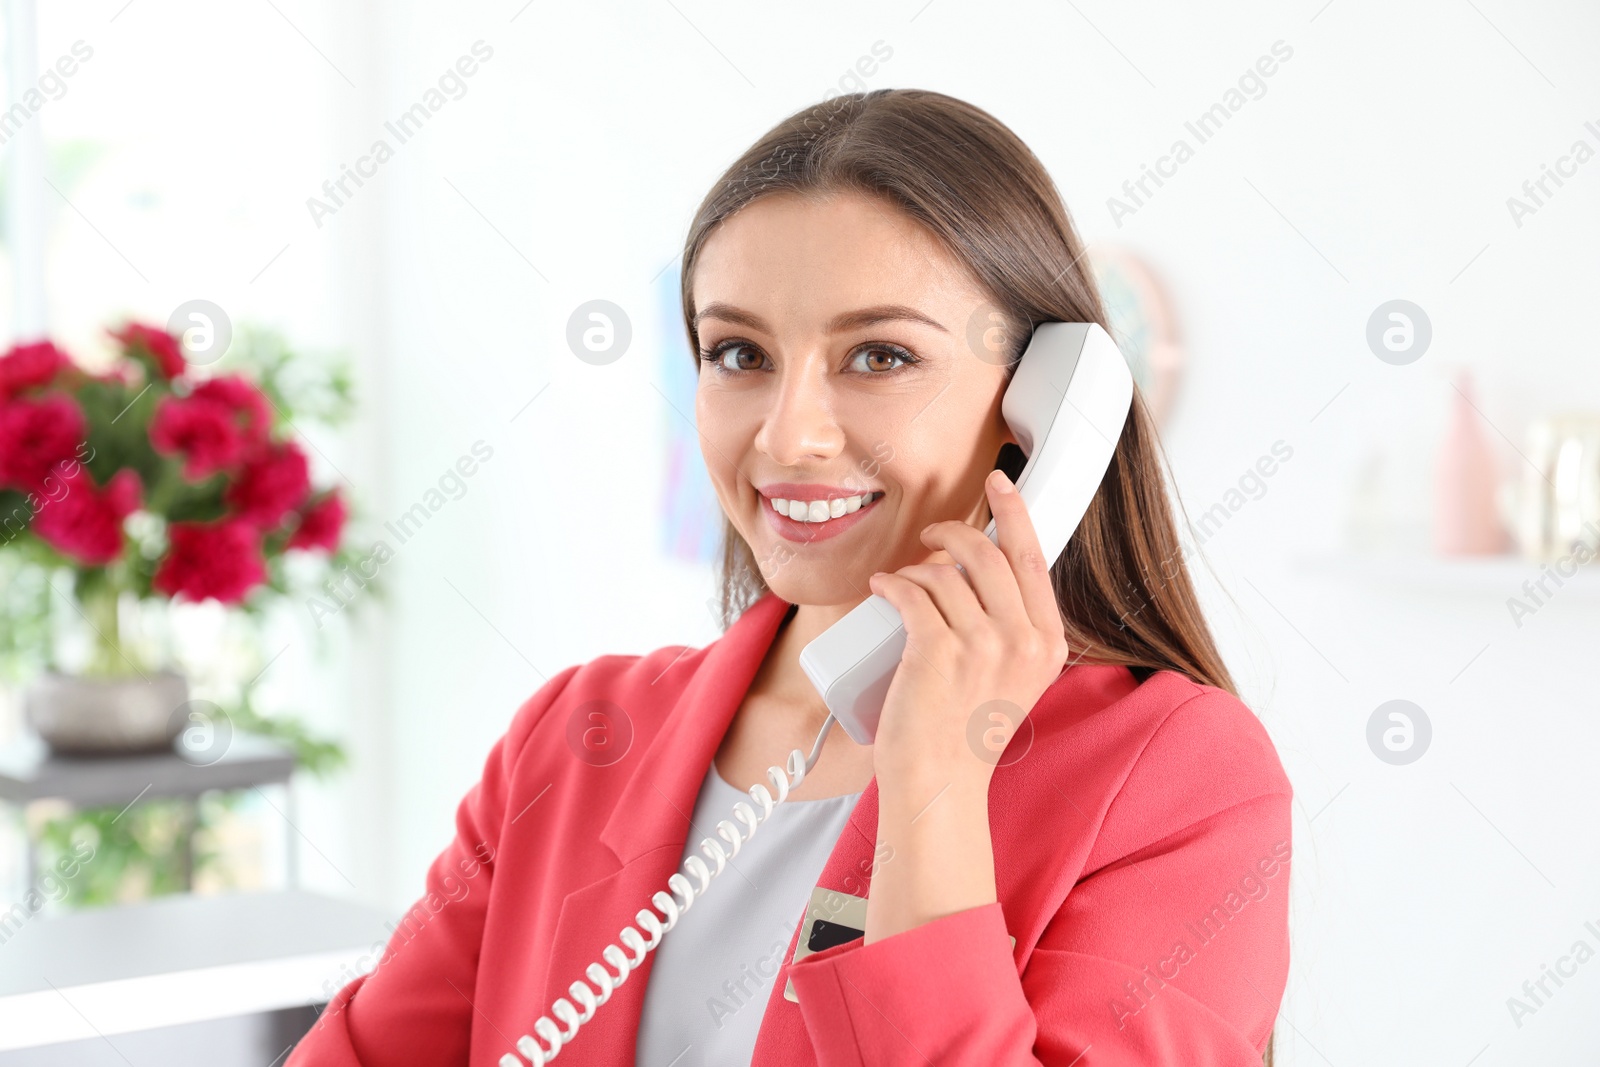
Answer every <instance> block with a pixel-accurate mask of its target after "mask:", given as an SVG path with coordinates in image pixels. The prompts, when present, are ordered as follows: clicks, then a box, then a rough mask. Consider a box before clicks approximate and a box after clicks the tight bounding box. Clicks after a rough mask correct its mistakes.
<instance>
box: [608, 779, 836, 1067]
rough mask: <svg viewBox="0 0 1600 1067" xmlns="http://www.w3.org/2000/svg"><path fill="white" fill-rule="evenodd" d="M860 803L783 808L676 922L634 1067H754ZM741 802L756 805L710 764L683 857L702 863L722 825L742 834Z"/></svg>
mask: <svg viewBox="0 0 1600 1067" xmlns="http://www.w3.org/2000/svg"><path fill="white" fill-rule="evenodd" d="M752 784H754V783H752ZM763 784H765V785H766V786H767V788H769V789H770V788H771V783H770V782H765V780H763ZM860 799H861V794H860V793H851V794H848V795H846V796H838V797H824V798H822V799H820V800H787V801H784V802H783V803H782V804H779V805H777V806H776V807H774V808H773V809H772V814H771V816H769V817H768V818H767V821H766V822H764V823H762V824H761V827H760V829H759V830H757V831H756V833H755V836H753V837H752V838H750V841H749V842H748V843H747V844H745V845H744V846H742V847H741V848H740V849H739V855H738V857H737V858H735V859H731V860H729V861H728V868H727V869H726V870H724V871H723V872H722V873H721V874H720V875H718V876H717V879H716V881H714V882H712V883H711V885H710V886H709V887H708V888H707V889H706V893H705V896H704V897H702V898H700V899H697V900H696V901H695V902H694V905H693V906H692V907H690V909H689V910H688V911H686V912H684V913H683V914H682V915H681V916H679V918H678V924H677V925H676V926H675V927H673V928H672V930H671V931H670V932H668V933H667V934H666V935H665V936H664V938H663V940H662V942H661V945H660V946H659V947H658V948H657V949H656V950H655V951H654V953H652V954H653V955H654V956H655V961H654V962H653V963H651V965H650V968H651V969H650V978H649V982H648V984H647V985H646V987H645V997H644V1013H643V1014H642V1015H641V1016H640V1018H639V1034H638V1039H637V1043H636V1046H635V1057H636V1059H635V1062H636V1064H637V1065H638V1067H700V1065H702V1064H704V1065H713V1064H714V1065H717V1067H724V1065H727V1064H748V1063H749V1062H750V1057H751V1055H752V1054H753V1053H754V1051H755V1047H756V1031H757V1030H759V1029H760V1027H761V1016H762V1015H763V1014H764V1013H765V1012H766V1008H767V997H768V996H769V995H770V994H771V992H772V982H773V978H774V977H775V976H776V975H777V973H778V970H779V968H781V967H782V966H783V964H784V963H785V962H786V961H785V958H784V954H785V952H787V951H788V948H789V939H790V937H791V936H792V935H793V934H794V931H795V927H797V926H799V925H800V921H801V920H802V919H803V918H804V916H805V910H806V906H807V904H808V903H809V902H810V900H811V890H812V889H813V888H815V887H816V884H817V879H818V878H820V877H822V868H823V865H824V864H826V863H827V861H828V856H829V854H830V853H831V852H832V851H833V846H834V844H835V843H836V842H837V841H838V840H839V835H840V834H841V833H843V831H844V828H845V824H846V823H847V822H849V820H850V813H851V812H852V811H853V810H855V806H856V801H857V800H860ZM741 800H744V801H747V802H749V803H750V804H751V806H752V807H754V806H755V802H754V801H752V800H750V795H749V794H748V793H746V792H744V791H743V790H740V789H735V788H734V787H733V786H731V785H729V784H728V783H727V782H725V781H723V780H722V776H721V775H719V774H718V773H717V768H716V764H715V762H713V763H712V765H711V769H710V770H709V771H708V772H707V773H706V778H705V781H704V782H703V783H702V784H701V786H700V795H699V798H698V799H697V800H696V801H695V805H694V814H693V815H692V816H691V817H690V827H689V838H688V840H687V841H686V842H684V850H683V857H682V858H683V859H687V858H688V857H689V856H690V855H696V856H700V857H701V858H702V859H704V858H705V856H704V854H703V853H702V852H701V851H700V842H701V840H702V839H703V838H707V837H709V838H711V839H712V840H714V841H718V842H721V841H722V838H721V837H720V836H718V835H717V832H716V825H717V823H718V821H720V820H722V819H728V820H730V821H732V822H733V823H734V825H736V826H742V824H741V823H740V822H739V821H738V820H737V819H735V818H734V817H733V806H734V805H735V804H737V803H738V802H739V801H741ZM724 847H726V846H724ZM708 862H709V861H708ZM678 869H679V870H682V869H683V868H682V867H681V866H680V867H679V868H678ZM778 995H779V996H782V995H783V993H782V991H781V990H780V991H779V993H778Z"/></svg>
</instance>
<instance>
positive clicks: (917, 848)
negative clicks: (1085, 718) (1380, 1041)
mask: <svg viewBox="0 0 1600 1067" xmlns="http://www.w3.org/2000/svg"><path fill="white" fill-rule="evenodd" d="M985 488H986V490H987V492H988V496H989V510H990V511H991V512H992V513H993V514H994V517H995V531H996V533H997V535H998V537H999V541H1000V545H999V547H998V548H997V547H995V545H994V544H993V543H992V542H991V541H990V540H989V539H988V538H987V537H985V536H984V535H983V531H981V530H978V529H975V528H974V527H972V526H968V525H967V524H966V523H964V522H938V523H934V524H933V525H932V526H929V527H928V528H927V529H926V530H924V531H923V532H922V541H923V543H924V544H926V545H927V546H928V547H929V548H931V549H933V550H934V553H933V557H930V559H929V560H928V561H927V562H924V563H918V564H915V565H913V566H910V567H902V568H901V569H900V570H898V571H896V572H894V573H893V574H881V573H880V574H875V575H873V576H872V582H871V585H872V591H873V592H874V593H877V594H878V595H879V596H881V597H883V598H884V599H885V600H887V601H889V603H891V604H893V605H894V606H895V608H896V609H897V610H898V611H899V612H900V617H901V618H902V619H903V620H905V626H906V650H905V654H904V655H903V656H902V657H901V660H900V667H899V669H898V670H896V671H895V675H894V679H893V680H892V681H891V682H890V683H889V692H888V694H887V695H886V696H885V698H884V705H883V713H882V715H881V717H880V718H879V720H878V734H877V737H876V739H875V740H874V741H873V745H872V764H873V771H874V773H875V774H876V775H877V779H878V828H877V834H878V842H879V848H880V849H882V850H884V854H885V855H886V856H888V857H889V858H888V860H887V861H886V862H884V863H883V864H882V865H881V866H880V867H879V868H878V869H877V870H876V871H875V872H874V873H873V876H872V883H871V886H870V888H869V890H868V892H867V920H866V922H867V928H866V937H865V943H866V944H869V945H870V944H873V943H874V942H877V941H881V940H883V939H884V938H886V937H893V936H894V935H895V934H898V933H901V932H903V931H906V930H910V929H912V928H914V927H917V926H921V925H922V924H923V923H928V922H932V921H934V920H936V919H939V918H941V917H943V916H946V915H953V914H955V913H957V912H961V911H966V910H968V909H970V908H976V907H982V906H984V905H986V904H992V903H994V901H995V899H996V898H995V877H994V847H993V842H991V841H990V839H989V779H990V777H991V776H992V775H993V774H994V768H995V766H996V765H997V764H998V763H999V759H1000V752H1001V751H1003V750H1004V748H1005V743H1006V742H1007V741H1009V740H1010V739H1011V736H1012V734H1013V733H1014V732H1015V730H1016V728H1017V727H1018V726H1020V725H1021V724H1022V720H1023V719H1024V718H1025V717H1026V716H1027V713H1028V712H1029V710H1030V709H1032V707H1033V705H1034V704H1035V703H1037V702H1038V700H1039V697H1040V696H1041V695H1042V694H1043V693H1044V691H1045V690H1046V689H1047V688H1049V686H1050V683H1051V682H1053V681H1055V680H1056V678H1057V677H1059V676H1060V674H1061V669H1062V667H1063V666H1064V665H1065V664H1066V661H1067V640H1066V637H1065V635H1064V633H1063V631H1062V624H1061V613H1060V612H1059V611H1058V610H1057V609H1056V597H1055V590H1054V589H1053V588H1052V586H1051V585H1050V567H1049V564H1050V561H1049V560H1046V559H1045V558H1044V553H1043V551H1042V550H1041V549H1040V548H1039V538H1038V535H1037V534H1035V533H1034V529H1033V522H1032V520H1031V519H1029V517H1028V511H1027V508H1026V507H1024V506H1023V503H1022V498H1021V497H1020V496H1018V495H1017V492H1016V489H1015V487H1013V486H1012V484H1011V481H1010V479H1008V478H1007V477H1006V476H1005V475H1004V474H1003V473H1001V472H1000V471H995V472H994V473H993V474H991V475H989V479H988V481H987V482H986V483H985ZM940 555H943V556H945V557H946V559H948V560H951V561H953V562H944V561H937V560H936V559H935V558H934V557H938V556H940ZM956 563H959V564H960V565H961V566H962V567H963V568H964V569H965V570H966V574H962V573H961V571H959V570H957V569H956V567H955V564H956ZM884 846H887V848H886V849H885V848H884Z"/></svg>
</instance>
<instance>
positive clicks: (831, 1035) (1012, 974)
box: [791, 690, 1292, 1067]
mask: <svg viewBox="0 0 1600 1067" xmlns="http://www.w3.org/2000/svg"><path fill="white" fill-rule="evenodd" d="M1241 716H1247V717H1248V721H1245V720H1244V719H1242V718H1241ZM1219 732H1220V733H1219ZM1219 736H1220V738H1221V740H1220V742H1219ZM1291 795H1292V794H1291V790H1290V787H1289V783H1288V779H1287V778H1286V777H1285V776H1284V775H1283V772H1282V767H1281V765H1280V764H1279V762H1278V759H1277V755H1276V752H1275V751H1274V750H1273V749H1272V747H1271V742H1270V740H1269V739H1268V738H1267V735H1266V731H1265V730H1264V729H1263V728H1262V727H1261V725H1260V722H1259V721H1258V720H1257V719H1256V718H1255V716H1254V714H1253V713H1251V712H1250V710H1249V709H1248V708H1246V707H1245V706H1244V705H1243V704H1241V703H1239V702H1238V701H1237V700H1235V699H1234V698H1233V697H1232V696H1230V695H1228V694H1226V693H1223V692H1222V691H1220V690H1206V691H1204V692H1203V693H1202V695H1201V696H1199V697H1195V698H1193V699H1191V700H1189V701H1186V702H1185V703H1183V704H1181V705H1179V707H1178V708H1176V709H1175V710H1174V711H1173V712H1172V713H1171V714H1170V715H1169V716H1168V717H1167V719H1166V721H1164V722H1163V723H1162V725H1161V726H1160V727H1158V729H1157V730H1156V733H1155V734H1154V735H1153V736H1152V738H1151V740H1150V742H1149V744H1148V745H1147V746H1146V747H1145V750H1144V752H1143V753H1142V754H1141V756H1140V758H1139V759H1138V761H1137V762H1136V764H1135V766H1134V768H1133V770H1132V771H1130V773H1129V775H1128V778H1127V780H1126V781H1125V782H1124V785H1123V787H1122V789H1121V791H1120V792H1119V794H1118V796H1117V797H1116V798H1115V799H1114V800H1113V801H1112V803H1111V805H1110V807H1109V808H1108V810H1107V815H1106V818H1105V820H1104V821H1103V823H1102V826H1101V831H1100V835H1099V837H1098V838H1097V840H1096V844H1095V847H1094V850H1093V852H1091V855H1090V863H1089V864H1087V865H1086V867H1085V869H1086V871H1088V872H1089V873H1087V874H1085V875H1084V876H1083V877H1081V878H1080V879H1079V880H1078V881H1077V883H1076V884H1075V885H1074V886H1073V887H1072V889H1071V890H1070V891H1069V892H1068V894H1067V896H1066V899H1065V900H1064V901H1063V902H1062V904H1061V906H1060V908H1059V909H1058V910H1057V911H1056V913H1055V915H1054V916H1053V917H1052V918H1051V919H1050V921H1049V922H1048V923H1047V924H1046V926H1045V928H1044V930H1043V932H1042V934H1041V936H1040V938H1039V941H1038V943H1037V944H1036V945H1035V946H1034V948H1033V951H1032V953H1031V954H1030V955H1029V957H1028V962H1027V966H1026V968H1025V969H1024V970H1023V972H1022V973H1021V974H1020V975H1019V974H1018V972H1017V965H1016V963H1015V961H1014V959H1013V954H1012V952H1013V950H1012V947H1011V942H1010V940H1009V937H1008V934H1007V931H1006V927H1005V917H1004V914H1003V912H1002V909H1001V905H1000V904H998V903H996V904H988V905H984V906H982V907H977V908H971V909H968V910H966V911H962V912H957V913H956V914H954V915H947V916H944V917H942V918H940V919H936V920H934V921H932V922H928V923H924V924H923V925H921V926H918V927H916V928H914V929H911V930H906V931H903V932H901V933H899V934H895V935H894V936H892V937H888V938H885V939H883V940H882V941H876V942H874V943H873V944H871V945H864V944H863V943H862V941H861V940H860V939H857V940H855V941H851V942H849V943H847V944H845V945H840V946H835V947H834V948H830V949H827V950H825V951H823V952H818V953H814V954H812V955H810V956H807V957H806V958H805V959H803V960H801V961H799V962H798V963H795V964H793V965H792V970H791V976H792V978H793V981H794V986H795V993H796V995H797V996H798V998H799V1001H800V1009H801V1013H802V1015H803V1017H804V1020H805V1025H806V1029H807V1032H808V1034H809V1035H810V1037H811V1041H812V1045H813V1047H814V1049H815V1051H816V1054H817V1060H818V1062H819V1063H821V1064H823V1065H825V1067H846V1065H850V1067H855V1065H866V1064H871V1065H873V1067H878V1065H901V1064H903V1065H906V1067H913V1065H923V1064H927V1063H938V1064H941V1065H943V1064H962V1065H969V1064H970V1065H973V1067H978V1065H982V1067H999V1065H1011V1064H1053V1065H1059V1067H1068V1065H1072V1067H1134V1065H1139V1067H1145V1065H1149V1064H1169V1063H1182V1064H1186V1065H1190V1067H1260V1064H1261V1061H1262V1053H1263V1051H1264V1050H1265V1048H1266V1044H1267V1040H1268V1037H1269V1036H1270V1034H1271V1031H1272V1024H1273V1020H1274V1019H1275V1018H1276V1015H1277V1010H1278V1004H1279V1002H1280V999H1281V997H1282V995H1283V989H1284V985H1285V983H1286V981H1287V976H1288V964H1289V943H1288V881H1289V875H1288V859H1289V852H1290V850H1289V840H1290V836H1289V830H1290V807H1289V805H1290V799H1291ZM1118 842H1121V843H1122V844H1118Z"/></svg>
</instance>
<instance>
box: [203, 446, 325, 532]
mask: <svg viewBox="0 0 1600 1067" xmlns="http://www.w3.org/2000/svg"><path fill="white" fill-rule="evenodd" d="M310 492H311V465H310V464H309V463H307V462H306V454H305V453H304V452H302V451H300V449H299V446H297V445H295V444H294V442H292V441H285V442H284V443H283V444H281V445H270V446H268V447H267V448H264V449H262V450H261V451H259V452H257V453H256V454H255V455H254V456H252V457H251V458H250V459H249V460H248V461H247V462H246V463H245V465H244V470H242V471H240V472H239V477H238V478H236V479H235V480H234V482H233V484H232V485H230V486H228V489H227V492H226V493H224V494H223V499H224V500H226V501H227V502H228V504H229V505H230V506H231V507H232V508H233V510H234V512H235V513H236V514H237V515H238V516H239V517H240V518H241V519H245V520H247V521H249V522H252V523H254V524H255V525H256V526H257V527H259V528H260V529H262V530H275V529H277V528H278V527H279V526H281V525H282V524H283V520H284V518H285V517H286V516H287V515H288V514H289V513H290V512H291V511H294V510H295V509H296V508H298V507H299V506H300V505H301V504H303V503H305V499H306V496H307V495H308V494H310Z"/></svg>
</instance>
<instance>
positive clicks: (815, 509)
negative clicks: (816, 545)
mask: <svg viewBox="0 0 1600 1067" xmlns="http://www.w3.org/2000/svg"><path fill="white" fill-rule="evenodd" d="M882 495H883V494H882V493H877V492H874V493H862V494H861V495H860V496H836V497H834V498H832V499H831V500H784V499H783V498H782V497H773V498H772V510H773V511H776V512H777V513H778V514H779V515H787V516H788V517H789V518H791V519H793V520H794V521H795V522H827V521H828V520H829V519H837V518H838V517H839V516H841V515H849V514H850V513H852V512H856V511H860V510H861V508H862V507H863V506H864V505H867V504H870V503H872V502H873V501H874V500H876V499H878V497H880V496H882Z"/></svg>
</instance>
